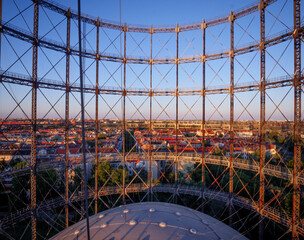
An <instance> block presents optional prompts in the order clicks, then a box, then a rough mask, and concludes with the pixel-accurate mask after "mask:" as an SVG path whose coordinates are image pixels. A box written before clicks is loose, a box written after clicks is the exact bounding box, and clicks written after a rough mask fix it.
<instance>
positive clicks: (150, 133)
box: [148, 25, 153, 202]
mask: <svg viewBox="0 0 304 240" xmlns="http://www.w3.org/2000/svg"><path fill="white" fill-rule="evenodd" d="M152 43H153V28H152V25H151V32H150V63H149V64H150V92H149V98H150V109H149V170H148V184H149V193H148V199H149V202H151V201H152V149H151V147H152V100H153V94H152V87H153V81H152V80H153V79H152V72H153V52H152V46H153V45H152Z"/></svg>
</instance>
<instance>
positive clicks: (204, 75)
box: [201, 19, 207, 209]
mask: <svg viewBox="0 0 304 240" xmlns="http://www.w3.org/2000/svg"><path fill="white" fill-rule="evenodd" d="M201 28H202V29H203V57H202V60H201V61H202V63H203V82H202V84H203V86H202V89H203V90H202V97H203V101H202V102H203V105H202V126H201V131H202V141H201V145H202V192H203V193H204V191H205V186H206V183H205V132H206V28H207V24H206V22H205V19H204V20H203V23H202V26H201ZM203 200H204V198H203ZM202 209H204V206H202Z"/></svg>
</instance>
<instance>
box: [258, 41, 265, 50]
mask: <svg viewBox="0 0 304 240" xmlns="http://www.w3.org/2000/svg"><path fill="white" fill-rule="evenodd" d="M259 49H260V51H263V50H264V49H265V44H264V43H263V42H261V43H260V44H259Z"/></svg>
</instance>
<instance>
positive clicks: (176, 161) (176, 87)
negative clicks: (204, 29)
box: [174, 24, 179, 201]
mask: <svg viewBox="0 0 304 240" xmlns="http://www.w3.org/2000/svg"><path fill="white" fill-rule="evenodd" d="M175 32H176V59H175V65H176V75H175V77H176V82H175V84H176V85H175V104H176V105H175V109H176V110H175V148H176V149H175V159H174V162H175V166H174V167H175V169H174V170H175V171H174V175H175V176H174V177H175V178H174V181H175V187H176V188H177V186H178V178H177V175H178V142H177V141H178V130H179V128H178V98H179V92H178V65H179V58H178V57H179V56H178V40H179V26H178V24H176V28H175ZM174 196H175V195H174ZM174 200H175V201H176V197H175V198H174Z"/></svg>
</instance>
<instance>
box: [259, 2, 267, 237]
mask: <svg viewBox="0 0 304 240" xmlns="http://www.w3.org/2000/svg"><path fill="white" fill-rule="evenodd" d="M265 7H266V6H265V1H264V0H260V5H259V10H260V77H261V80H260V81H261V82H260V129H259V135H260V140H259V141H260V171H259V175H260V186H259V213H260V224H259V238H260V239H261V240H262V239H263V232H264V223H263V217H262V216H263V208H264V194H265V182H264V181H265V180H264V178H265V176H264V165H265V96H266V92H265V78H266V51H265Z"/></svg>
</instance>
